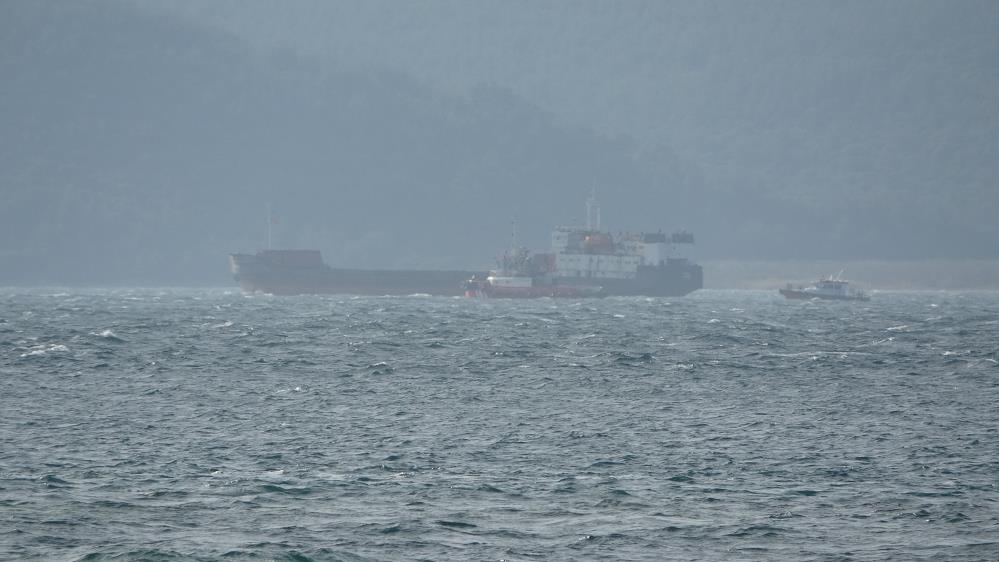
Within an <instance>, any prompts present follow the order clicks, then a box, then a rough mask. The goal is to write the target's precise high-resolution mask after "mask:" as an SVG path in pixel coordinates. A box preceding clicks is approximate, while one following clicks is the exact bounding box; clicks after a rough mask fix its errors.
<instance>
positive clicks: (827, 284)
mask: <svg viewBox="0 0 999 562" xmlns="http://www.w3.org/2000/svg"><path fill="white" fill-rule="evenodd" d="M842 274H843V272H842V271H841V272H839V274H837V275H836V276H835V277H826V278H825V279H820V280H818V281H816V282H815V283H814V284H813V285H811V286H809V287H801V286H799V287H797V288H795V287H792V286H791V284H790V283H788V284H787V286H786V287H784V288H783V289H780V294H782V295H784V297H785V298H789V299H829V300H839V301H868V300H871V297H869V296H867V294H866V293H864V292H863V291H860V290H856V289H852V288H851V287H850V282H849V281H846V280H845V279H841V278H840V275H842Z"/></svg>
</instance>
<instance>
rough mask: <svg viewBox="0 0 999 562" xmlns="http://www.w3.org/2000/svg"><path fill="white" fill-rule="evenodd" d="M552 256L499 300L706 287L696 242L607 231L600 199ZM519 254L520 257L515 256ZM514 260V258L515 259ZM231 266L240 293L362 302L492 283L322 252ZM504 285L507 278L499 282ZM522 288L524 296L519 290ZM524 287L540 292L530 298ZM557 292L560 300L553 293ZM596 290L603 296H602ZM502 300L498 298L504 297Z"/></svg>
mask: <svg viewBox="0 0 999 562" xmlns="http://www.w3.org/2000/svg"><path fill="white" fill-rule="evenodd" d="M551 240H552V249H551V252H548V253H536V254H527V253H523V254H518V255H517V256H516V258H517V259H519V260H523V263H522V264H519V265H518V268H517V271H518V273H517V275H515V276H509V275H507V276H505V277H515V278H514V279H505V280H503V282H504V283H505V284H506V285H507V288H506V289H503V290H500V291H499V293H511V294H516V295H517V296H521V295H526V296H553V295H554V296H562V295H565V296H594V295H596V294H597V293H598V292H599V295H600V296H604V295H606V296H629V295H636V296H637V295H641V296H651V297H675V296H682V295H686V294H688V293H690V292H692V291H696V290H697V289H700V288H701V287H702V286H703V279H704V275H703V271H702V269H701V266H700V265H697V264H696V263H693V262H691V261H690V260H689V259H688V258H687V257H686V256H685V253H686V249H687V248H689V247H690V246H691V245H692V244H693V243H694V236H693V234H690V233H689V232H686V231H677V232H673V233H672V234H669V235H667V234H664V233H663V232H661V231H660V232H655V233H637V234H628V233H619V234H617V235H616V236H614V235H612V234H611V233H610V232H609V231H606V230H603V229H601V226H600V209H599V207H598V206H597V204H596V199H595V197H593V196H591V197H590V198H589V199H587V202H586V225H585V226H569V227H557V228H555V229H554V231H553V232H552V238H551ZM511 252H520V250H518V249H516V246H515V249H514V250H512V251H511ZM508 257H509V255H508ZM229 265H230V269H231V271H232V274H233V277H234V278H235V279H236V282H237V283H239V286H240V288H241V289H242V290H243V291H244V292H248V293H254V292H259V293H270V294H275V295H298V294H324V293H325V294H331V293H332V294H356V295H412V294H427V295H440V296H460V295H465V294H468V292H469V291H470V290H471V289H470V282H471V281H473V280H474V281H475V282H476V284H477V286H478V288H483V286H482V285H478V284H480V283H485V282H487V279H488V277H489V276H490V273H491V272H487V271H474V270H467V271H433V270H388V269H385V270H370V269H341V268H332V267H330V266H329V265H327V264H326V263H324V262H323V259H322V255H321V254H320V252H319V251H318V250H263V251H260V252H257V253H255V254H231V255H230V256H229ZM494 277H495V278H497V279H498V278H499V277H501V276H494ZM515 286H519V287H521V288H519V289H518V288H514V289H512V290H508V289H511V288H512V287H515ZM524 287H532V288H533V287H538V289H531V290H525V288H524ZM553 288H558V289H557V293H558V294H557V295H556V294H554V293H553V290H554V289H553ZM595 288H599V291H596V290H595ZM499 293H497V294H499Z"/></svg>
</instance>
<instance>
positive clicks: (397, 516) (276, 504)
mask: <svg viewBox="0 0 999 562" xmlns="http://www.w3.org/2000/svg"><path fill="white" fill-rule="evenodd" d="M997 486H999V293H988V292H980V293H948V292H879V293H875V294H874V295H873V298H872V300H871V301H870V302H866V303H850V302H829V301H815V302H807V301H806V302H795V301H785V300H783V299H782V298H781V297H780V296H779V295H777V294H776V291H772V292H771V291H755V292H754V291H699V292H697V293H695V294H692V295H690V296H688V297H684V298H675V299H646V298H606V299H598V300H552V299H538V300H525V301H512V300H492V301H480V300H470V299H458V298H438V297H427V296H410V297H395V298H393V297H362V298H361V297H359V298H351V297H345V296H327V297H270V296H244V295H241V294H239V293H238V292H236V291H232V290H222V289H218V290H208V289H183V290H181V289H163V290H157V289H108V290H79V289H35V290H27V289H0V559H3V560H86V561H97V560H170V561H173V560H219V559H222V560H289V561H304V560H348V561H359V560H694V559H697V560H734V559H738V560H744V559H748V560H772V559H783V560H889V559H890V560H921V559H934V560H937V559H943V560H996V559H999V489H997Z"/></svg>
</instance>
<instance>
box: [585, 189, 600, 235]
mask: <svg viewBox="0 0 999 562" xmlns="http://www.w3.org/2000/svg"><path fill="white" fill-rule="evenodd" d="M594 219H596V220H595V221H594ZM586 230H600V205H598V204H597V188H595V187H594V188H593V190H592V191H591V192H590V196H589V197H587V198H586Z"/></svg>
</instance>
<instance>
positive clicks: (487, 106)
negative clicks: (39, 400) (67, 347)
mask: <svg viewBox="0 0 999 562" xmlns="http://www.w3.org/2000/svg"><path fill="white" fill-rule="evenodd" d="M0 16H2V17H0V32H2V33H0V41H2V42H3V43H2V51H3V52H4V53H6V55H5V56H4V57H3V58H2V59H0V70H2V72H3V76H4V78H5V83H6V85H7V86H6V87H5V88H3V90H2V91H0V118H2V119H3V120H4V123H5V131H6V133H5V135H4V136H3V138H2V140H0V142H2V143H3V145H2V147H0V148H2V151H0V190H2V193H3V195H4V199H5V205H4V206H3V207H2V209H0V213H2V215H0V222H2V224H3V225H4V235H3V237H2V242H0V284H4V285H33V284H56V285H58V284H64V285H101V284H110V285H123V284H135V285H171V284H181V285H224V284H226V282H227V280H228V279H229V277H228V273H227V270H226V256H227V255H228V254H229V253H232V252H239V251H255V250H257V249H261V248H264V247H266V243H267V239H266V236H267V235H266V231H267V220H268V219H267V214H266V211H265V209H266V206H267V205H268V204H271V205H272V207H273V215H274V216H275V217H277V219H278V224H276V225H273V227H272V239H273V244H274V246H275V247H284V248H314V249H319V250H321V251H322V252H323V256H324V257H325V259H326V261H327V263H329V264H331V265H333V266H340V267H361V268H395V269H398V268H426V269H441V268H445V269H449V268H480V267H484V266H485V267H488V266H490V265H491V264H492V259H493V256H495V255H496V254H497V252H499V251H502V249H503V248H504V247H506V244H507V240H508V237H509V221H510V219H511V218H512V217H516V219H517V221H518V224H519V228H520V236H521V239H522V240H523V242H524V244H525V245H527V246H528V247H530V248H532V249H535V250H539V251H544V250H545V249H547V248H548V246H549V233H550V230H551V228H552V227H554V226H557V225H562V224H569V223H572V222H573V221H576V222H578V221H579V220H580V219H581V217H582V216H583V212H584V211H583V202H584V200H585V197H586V195H587V194H588V193H589V192H590V191H591V190H592V189H594V188H595V189H596V191H597V194H598V197H599V198H600V201H601V204H602V206H603V213H604V215H603V222H604V224H605V225H606V226H607V227H608V228H609V229H611V230H614V231H617V230H624V231H651V232H655V231H657V230H660V229H662V230H665V231H672V230H676V229H681V228H682V229H686V230H689V231H692V232H693V233H694V234H695V236H696V238H697V244H696V249H695V251H694V253H693V257H694V259H696V260H698V261H701V262H704V263H708V264H710V263H730V262H744V263H748V264H752V263H768V262H788V263H790V262H816V263H826V262H837V261H839V262H872V261H874V262H885V263H889V264H891V263H912V262H925V263H927V264H931V263H949V262H951V261H954V260H957V261H967V263H970V264H972V265H971V266H970V267H971V269H972V270H973V272H972V273H971V274H970V275H971V276H972V277H974V279H972V281H969V283H967V285H969V286H975V287H979V286H982V285H983V284H984V285H985V286H997V285H999V281H997V280H996V279H995V278H994V277H993V278H991V279H986V280H985V281H982V280H981V279H978V278H977V277H980V272H981V271H986V272H991V273H988V275H994V271H995V269H994V267H993V266H992V265H991V264H992V263H993V261H994V260H996V259H999V244H997V243H996V241H997V240H999V226H997V224H999V222H997V221H995V220H994V217H995V216H996V214H997V212H999V189H997V188H996V186H995V178H996V177H999V169H997V167H999V153H997V152H999V143H997V125H999V123H997V119H999V116H997V114H996V112H995V111H994V107H996V106H997V105H999V100H997V99H996V98H997V96H999V76H997V75H996V74H995V73H994V72H992V71H991V69H992V68H993V66H994V61H995V60H997V58H999V44H997V43H999V42H997V41H996V40H995V39H994V37H993V33H992V32H991V30H993V29H994V28H995V25H994V24H996V23H999V21H997V20H999V9H997V8H996V7H995V5H994V4H992V3H989V2H966V3H961V4H959V5H948V4H942V3H935V2H907V3H900V2H887V3H878V4H870V3H860V2H846V3H833V2H813V3H795V4H783V3H777V2H774V3H759V4H751V5H750V4H744V3H737V2H721V3H716V4H710V5H708V4H702V3H693V2H634V3H627V4H608V3H603V2H581V3H578V4H572V5H571V6H570V5H560V4H539V3H533V2H514V3H504V4H502V5H500V4H498V3H491V2H469V3H461V4H454V3H450V2H438V1H425V2H419V3H412V4H404V5H399V4H397V3H393V2H338V3H336V4H328V3H324V2H300V3H296V4H294V5H292V6H284V5H283V4H278V3H274V2H266V1H257V2H225V1H222V2H215V3H212V4H211V5H205V4H203V3H200V2H173V3H170V4H162V3H158V2H147V1H140V0H133V1H129V0H88V1H85V2H77V3H72V4H67V3H7V4H5V5H4V6H3V7H0ZM975 264H979V265H975ZM976 268H977V269H976ZM709 270H710V267H709ZM903 270H904V268H901V269H899V271H903ZM910 270H911V268H910ZM729 273H731V271H729V272H728V273H726V275H727V274H729ZM900 281H901V282H904V283H913V282H918V280H912V279H909V280H900ZM706 282H707V285H708V286H712V281H711V278H710V275H709V276H708V277H707V278H706ZM741 282H745V283H749V284H751V280H743V281H741ZM959 284H960V283H959Z"/></svg>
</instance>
